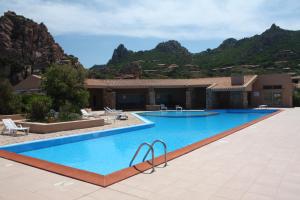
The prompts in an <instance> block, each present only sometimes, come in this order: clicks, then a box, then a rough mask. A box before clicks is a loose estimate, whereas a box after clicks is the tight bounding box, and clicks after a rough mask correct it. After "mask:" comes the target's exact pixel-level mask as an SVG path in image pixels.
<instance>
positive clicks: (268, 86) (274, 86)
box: [263, 85, 282, 90]
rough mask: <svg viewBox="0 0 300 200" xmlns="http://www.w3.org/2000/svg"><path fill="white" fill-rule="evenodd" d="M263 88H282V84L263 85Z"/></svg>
mask: <svg viewBox="0 0 300 200" xmlns="http://www.w3.org/2000/svg"><path fill="white" fill-rule="evenodd" d="M263 89H264V90H280V89H282V85H264V86H263Z"/></svg>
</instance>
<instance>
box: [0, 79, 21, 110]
mask: <svg viewBox="0 0 300 200" xmlns="http://www.w3.org/2000/svg"><path fill="white" fill-rule="evenodd" d="M21 107H22V102H21V98H20V96H19V95H18V94H14V90H13V87H12V86H11V84H10V82H9V81H8V80H7V79H4V80H3V79H2V80H0V114H5V115H9V114H16V113H20V112H21Z"/></svg>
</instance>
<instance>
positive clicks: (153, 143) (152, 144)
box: [143, 140, 168, 167]
mask: <svg viewBox="0 0 300 200" xmlns="http://www.w3.org/2000/svg"><path fill="white" fill-rule="evenodd" d="M156 143H161V144H162V145H163V146H164V158H165V164H164V166H163V167H166V166H167V165H168V164H167V144H166V143H165V142H163V141H161V140H154V141H153V142H152V143H151V146H152V148H153V150H154V145H155V144H156ZM149 152H150V149H149V150H148V151H147V153H146V154H145V156H144V158H143V162H144V161H145V160H146V158H147V156H148V154H149Z"/></svg>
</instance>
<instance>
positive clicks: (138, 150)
mask: <svg viewBox="0 0 300 200" xmlns="http://www.w3.org/2000/svg"><path fill="white" fill-rule="evenodd" d="M157 143H161V144H162V145H163V147H164V158H165V162H164V163H165V164H164V167H166V166H167V144H166V143H165V142H163V141H161V140H154V141H153V142H152V143H151V144H149V143H147V142H143V143H142V144H140V146H139V147H138V148H137V150H136V151H135V154H134V156H133V157H132V159H131V161H130V163H129V167H131V166H132V163H133V161H134V160H135V158H136V156H137V155H138V154H139V152H140V150H141V149H142V147H143V146H148V147H149V149H148V151H147V152H146V154H145V156H144V158H143V162H145V160H146V158H147V156H148V154H149V153H150V152H151V162H150V163H151V166H152V171H151V173H152V172H154V171H155V163H154V155H155V154H154V152H155V151H154V145H155V144H157Z"/></svg>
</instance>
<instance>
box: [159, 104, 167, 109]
mask: <svg viewBox="0 0 300 200" xmlns="http://www.w3.org/2000/svg"><path fill="white" fill-rule="evenodd" d="M160 110H168V107H167V106H165V104H160Z"/></svg>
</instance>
